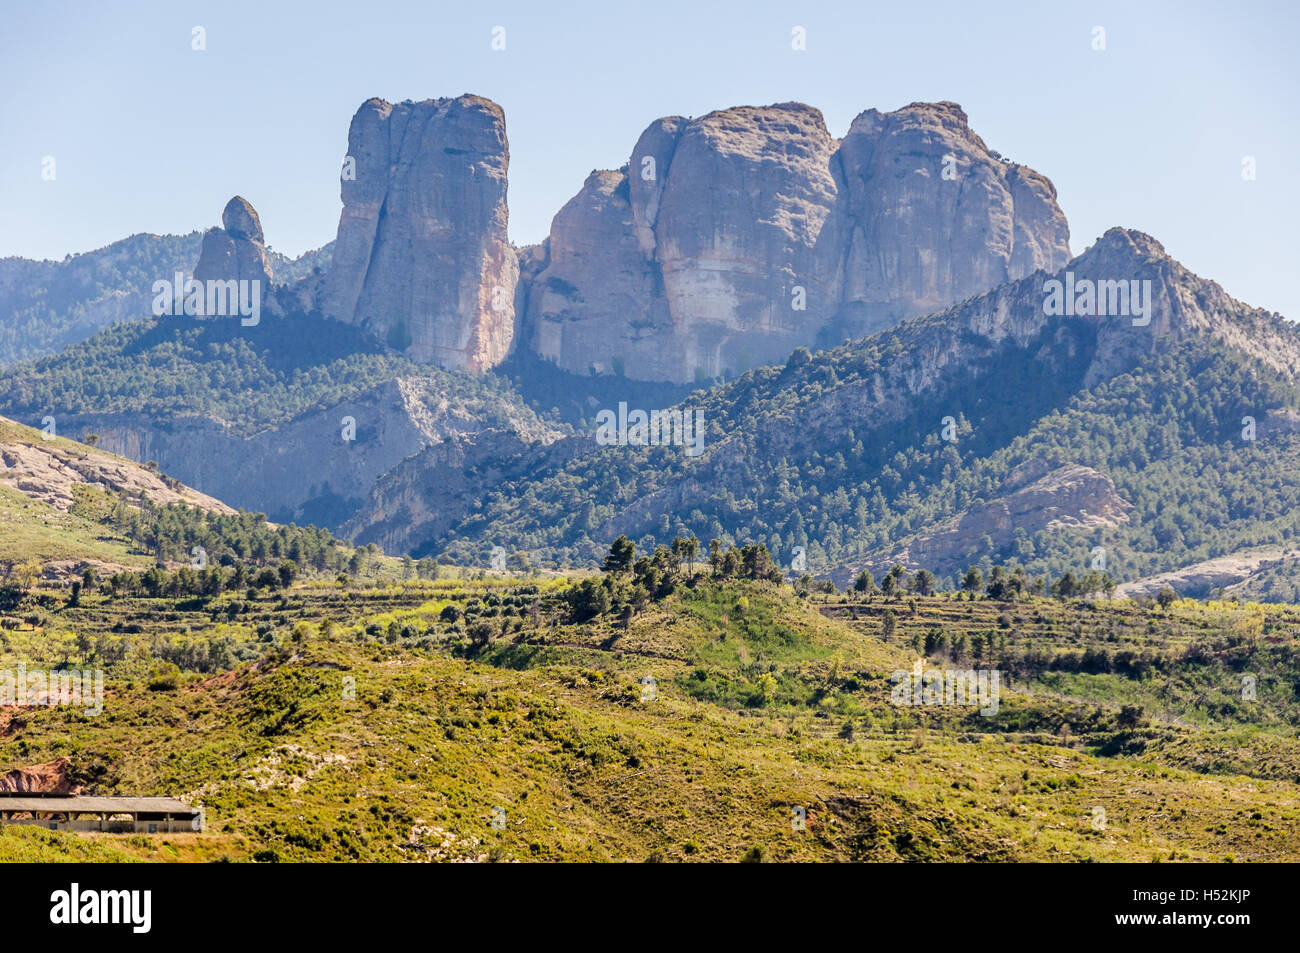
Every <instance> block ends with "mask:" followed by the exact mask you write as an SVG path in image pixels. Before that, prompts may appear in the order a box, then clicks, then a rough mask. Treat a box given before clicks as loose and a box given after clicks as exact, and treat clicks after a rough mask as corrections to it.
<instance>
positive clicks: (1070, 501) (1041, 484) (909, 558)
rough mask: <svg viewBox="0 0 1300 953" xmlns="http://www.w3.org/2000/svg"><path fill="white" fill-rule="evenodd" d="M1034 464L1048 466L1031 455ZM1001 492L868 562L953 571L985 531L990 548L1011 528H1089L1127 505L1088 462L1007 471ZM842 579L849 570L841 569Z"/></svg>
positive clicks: (1114, 517) (1120, 515)
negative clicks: (1031, 469)
mask: <svg viewBox="0 0 1300 953" xmlns="http://www.w3.org/2000/svg"><path fill="white" fill-rule="evenodd" d="M1033 464H1034V465H1035V467H1036V469H1037V470H1038V471H1039V472H1041V470H1045V469H1048V468H1047V467H1046V466H1044V465H1043V462H1042V461H1037V460H1036V461H1033ZM1003 489H1004V491H1005V492H1004V494H1003V495H1002V496H1000V497H998V498H997V499H994V500H990V501H989V502H987V503H982V504H980V505H978V506H973V507H971V508H970V509H968V510H966V511H965V512H963V513H961V514H960V515H958V516H955V517H952V518H950V519H947V520H944V521H943V522H941V523H939V524H937V525H935V526H932V527H929V528H927V529H925V530H923V531H922V532H920V533H918V534H917V535H916V536H915V537H913V538H912V539H911V540H909V541H908V542H907V543H906V545H905V546H904V547H903V548H901V549H900V550H898V551H896V552H893V553H890V554H889V555H888V556H886V557H884V558H882V559H881V560H880V561H879V562H878V563H877V564H876V565H874V566H873V567H872V568H874V569H883V568H887V567H888V566H891V565H893V564H894V563H902V564H903V565H904V566H907V567H910V568H917V569H919V568H925V569H930V570H932V571H934V572H937V573H953V572H957V571H959V570H961V569H962V568H964V567H965V566H967V565H969V564H970V561H971V553H972V551H975V550H977V549H978V548H979V547H980V546H981V545H982V543H981V541H982V540H984V539H985V537H987V538H988V539H989V540H992V542H993V546H994V547H995V548H1001V547H1004V546H1006V545H1008V544H1010V543H1011V541H1012V540H1013V538H1014V536H1015V533H1016V531H1017V530H1022V531H1024V532H1026V533H1028V534H1029V535H1031V536H1032V535H1033V534H1034V533H1037V532H1039V531H1040V530H1058V529H1095V528H1098V527H1106V526H1116V525H1119V524H1120V523H1124V522H1127V521H1128V518H1129V512H1130V511H1131V510H1132V509H1133V505H1132V504H1131V503H1129V502H1128V501H1127V500H1125V499H1124V498H1123V497H1121V496H1120V495H1119V494H1118V493H1117V492H1116V490H1115V484H1114V482H1113V481H1112V480H1111V478H1110V477H1108V476H1106V475H1105V474H1104V473H1099V472H1098V471H1096V470H1094V469H1092V468H1091V467H1085V466H1079V465H1078V464H1066V465H1064V466H1060V467H1055V468H1052V469H1050V470H1048V472H1046V473H1043V474H1042V476H1037V473H1034V472H1027V473H1013V474H1012V476H1011V478H1010V479H1008V481H1007V483H1006V484H1005V485H1004V487H1003ZM840 575H841V576H842V577H843V578H844V581H847V580H848V578H849V577H850V573H848V572H841V574H840Z"/></svg>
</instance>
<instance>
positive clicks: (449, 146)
mask: <svg viewBox="0 0 1300 953" xmlns="http://www.w3.org/2000/svg"><path fill="white" fill-rule="evenodd" d="M348 157H349V160H350V162H348V163H347V164H345V167H344V174H343V179H342V198H343V212H342V215H341V216H340V218H339V228H338V238H337V243H336V245H335V249H334V260H333V265H332V267H331V269H330V274H329V280H328V283H327V289H326V294H325V305H324V310H325V312H326V313H327V314H329V315H331V316H333V317H336V318H338V319H339V320H342V321H347V322H350V323H353V324H358V325H361V326H363V327H365V328H367V329H369V330H370V331H372V332H373V333H374V334H375V335H376V336H377V337H379V338H380V339H381V340H387V341H388V343H389V344H391V345H392V346H394V347H396V348H397V349H399V350H401V351H403V352H404V353H405V354H406V355H407V356H409V357H411V358H413V359H415V360H419V361H425V362H428V363H431V364H437V365H439V366H442V367H447V368H457V367H464V368H468V369H470V370H486V369H487V368H490V367H492V366H494V365H495V364H497V363H499V362H500V361H501V360H502V359H503V358H504V357H505V356H506V354H507V353H508V352H509V350H510V347H511V342H512V341H513V339H514V325H515V315H514V297H515V284H516V282H517V280H518V275H519V265H518V259H517V257H516V254H515V251H514V249H513V248H512V247H511V246H510V243H509V240H508V238H507V236H506V223H507V210H506V173H507V168H508V166H509V143H508V142H507V140H506V128H505V115H504V113H503V112H502V110H501V107H500V106H498V105H497V104H496V103H493V102H491V101H490V100H487V99H483V98H482V97H479V96H469V95H466V96H461V97H459V98H457V99H437V100H426V101H424V102H418V103H416V102H404V103H399V104H397V105H393V104H391V103H387V102H384V101H383V100H380V99H371V100H369V101H367V102H366V103H365V104H363V105H362V107H361V108H360V109H359V110H358V111H357V114H356V116H354V117H353V119H352V126H351V128H350V130H349V133H348Z"/></svg>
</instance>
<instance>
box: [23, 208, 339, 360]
mask: <svg viewBox="0 0 1300 953" xmlns="http://www.w3.org/2000/svg"><path fill="white" fill-rule="evenodd" d="M201 240H202V234H201V233H200V232H191V233H190V234H188V235H132V236H131V237H130V238H124V239H122V240H121V241H118V242H114V243H113V244H111V245H108V246H106V247H104V248H100V249H97V250H95V251H92V252H86V253H84V254H80V255H70V256H68V257H67V258H65V259H64V260H63V261H31V260H29V259H26V258H3V259H0V364H8V363H12V362H14V361H20V360H24V359H28V358H35V357H43V356H45V355H47V354H57V353H58V352H59V351H61V350H63V349H64V348H65V347H67V346H68V345H70V344H76V343H77V342H78V341H83V340H85V339H86V338H88V337H90V336H91V335H92V334H94V333H95V332H96V331H98V330H100V329H101V328H104V327H107V326H108V325H110V324H113V323H114V322H117V321H138V320H141V319H144V318H147V317H150V316H151V315H152V314H153V311H152V303H153V297H154V296H153V291H152V288H153V284H154V282H155V281H158V280H160V279H166V280H171V279H172V276H173V275H174V274H175V273H176V272H178V271H179V272H183V273H185V274H189V273H191V272H193V270H194V266H195V264H196V263H197V262H198V259H199V246H200V243H201ZM332 253H333V243H332V242H331V243H330V244H328V245H326V246H324V247H322V248H319V249H317V250H315V251H310V252H307V253H305V254H304V255H302V256H301V257H299V258H296V259H289V258H286V257H285V256H283V255H281V254H279V253H278V252H274V251H272V252H270V253H269V257H270V260H271V263H272V265H273V266H274V269H275V276H276V279H277V280H278V281H282V282H286V283H287V282H292V281H297V280H299V279H301V278H306V277H308V276H310V275H311V274H312V273H313V270H314V269H318V268H319V269H328V267H329V263H330V256H331V255H332Z"/></svg>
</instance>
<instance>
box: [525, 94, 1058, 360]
mask: <svg viewBox="0 0 1300 953" xmlns="http://www.w3.org/2000/svg"><path fill="white" fill-rule="evenodd" d="M1068 237H1069V230H1068V227H1067V226H1066V223H1065V217H1064V216H1063V215H1062V214H1061V211H1060V209H1059V208H1058V207H1057V205H1056V192H1055V189H1053V188H1052V185H1051V183H1050V182H1049V181H1048V180H1047V179H1046V178H1044V177H1043V176H1041V175H1039V174H1038V173H1035V172H1033V171H1032V170H1029V169H1026V168H1025V167H1023V166H1019V165H1016V164H1014V163H1011V162H1008V161H1006V160H1004V159H1002V157H1001V156H998V155H997V154H996V153H994V152H992V151H991V150H989V149H988V148H987V147H986V146H985V144H984V143H983V141H982V140H981V139H980V138H979V137H978V136H976V135H975V134H974V133H973V132H972V131H971V130H970V128H969V126H968V124H967V119H966V114H965V113H964V112H963V111H962V109H961V107H960V106H958V105H956V104H955V103H947V102H944V103H913V104H912V105H910V106H906V107H904V108H903V109H900V110H898V111H896V112H893V113H881V112H879V111H878V110H874V109H873V110H867V111H866V112H864V113H862V114H861V115H859V116H858V117H857V118H856V119H855V120H854V122H853V124H852V126H851V128H850V130H849V133H848V135H846V137H845V139H844V140H843V141H838V140H836V139H834V138H833V137H832V136H831V135H830V133H829V132H828V131H827V130H826V125H825V122H824V120H823V118H822V114H821V113H820V111H818V110H817V109H814V108H812V107H811V106H806V105H804V104H801V103H780V104H776V105H773V106H764V107H755V106H740V107H734V108H731V109H723V110H719V111H717V112H712V113H709V114H708V115H706V116H703V117H700V118H698V119H685V118H682V117H679V116H673V117H667V118H664V119H659V120H656V121H655V122H653V123H651V124H650V126H649V127H648V128H647V129H646V130H645V132H643V133H642V134H641V137H640V138H639V139H638V141H637V144H636V146H635V148H634V150H633V152H632V155H631V157H630V158H629V162H628V164H627V165H626V166H624V167H623V168H621V169H618V170H614V171H609V172H602V173H599V175H598V176H593V178H588V180H587V182H586V183H585V185H584V187H583V190H582V191H581V192H580V193H579V194H578V195H577V196H576V197H575V198H574V199H573V200H572V201H570V202H569V203H568V204H567V205H566V206H565V207H564V208H563V209H562V210H561V211H560V213H559V214H558V215H556V218H555V221H554V223H553V224H552V229H551V236H550V240H549V242H548V245H547V248H548V258H547V260H546V262H545V264H544V266H543V267H542V268H540V270H538V271H537V272H536V277H535V279H534V280H533V281H532V284H531V287H530V290H529V294H528V311H527V316H526V332H527V335H528V340H529V344H530V346H532V347H533V348H534V349H535V350H536V351H538V352H539V353H540V354H542V355H543V356H544V357H547V358H549V359H551V360H554V361H555V362H556V363H558V364H559V365H560V366H561V367H563V368H565V369H567V370H570V371H574V372H578V373H587V372H589V371H592V370H595V371H597V372H602V371H603V372H609V371H613V372H619V370H620V369H622V370H623V372H624V373H627V374H628V375H629V376H633V377H637V378H640V379H652V380H653V379H658V380H673V381H691V380H693V379H697V378H698V377H699V376H700V375H705V376H715V375H718V374H721V373H724V372H728V371H729V372H733V373H738V372H740V371H743V370H745V369H747V368H750V367H754V366H757V365H760V364H764V363H771V362H775V361H781V360H784V359H785V358H786V357H787V356H788V355H789V353H790V352H791V351H792V350H793V349H794V348H796V347H798V346H800V345H821V344H828V343H838V342H839V341H840V340H843V339H844V338H846V337H852V336H860V335H863V334H866V333H870V332H871V331H874V330H879V329H880V328H883V327H888V326H891V325H893V324H896V323H897V322H898V321H900V320H902V319H904V318H907V317H910V316H914V315H919V314H924V313H926V312H929V311H936V310H940V309H942V308H943V307H946V306H948V305H951V304H953V303H954V302H957V301H960V300H963V299H965V298H968V297H970V296H971V295H973V294H978V293H979V292H981V291H984V290H987V289H989V288H992V287H994V286H996V285H998V284H1000V283H1002V282H1005V281H1007V280H1008V279H1012V278H1018V277H1021V276H1023V275H1026V274H1029V273H1031V272H1033V271H1034V270H1036V269H1039V268H1042V269H1049V270H1052V269H1056V268H1059V267H1060V266H1061V265H1062V264H1064V263H1065V261H1066V260H1067V259H1068V257H1069V248H1068Z"/></svg>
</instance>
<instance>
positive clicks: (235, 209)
mask: <svg viewBox="0 0 1300 953" xmlns="http://www.w3.org/2000/svg"><path fill="white" fill-rule="evenodd" d="M271 277H272V274H271V260H270V258H269V257H268V256H267V253H266V243H265V240H264V238H263V236H262V222H261V219H259V218H258V217H257V212H256V211H255V210H254V209H253V206H252V205H250V204H249V203H248V200H247V199H245V198H242V197H240V196H238V195H236V196H235V197H234V198H233V199H231V200H230V201H229V202H227V203H226V207H225V210H224V211H222V213H221V228H213V229H210V230H209V231H208V232H207V233H206V234H205V235H204V236H203V247H202V249H201V250H200V251H199V262H198V264H197V265H195V266H194V280H195V281H209V280H213V279H215V280H221V281H226V280H229V279H232V278H233V279H235V280H237V281H245V280H247V281H258V282H261V292H260V294H261V295H262V296H263V297H265V296H267V295H268V294H269V293H270V290H271Z"/></svg>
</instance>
